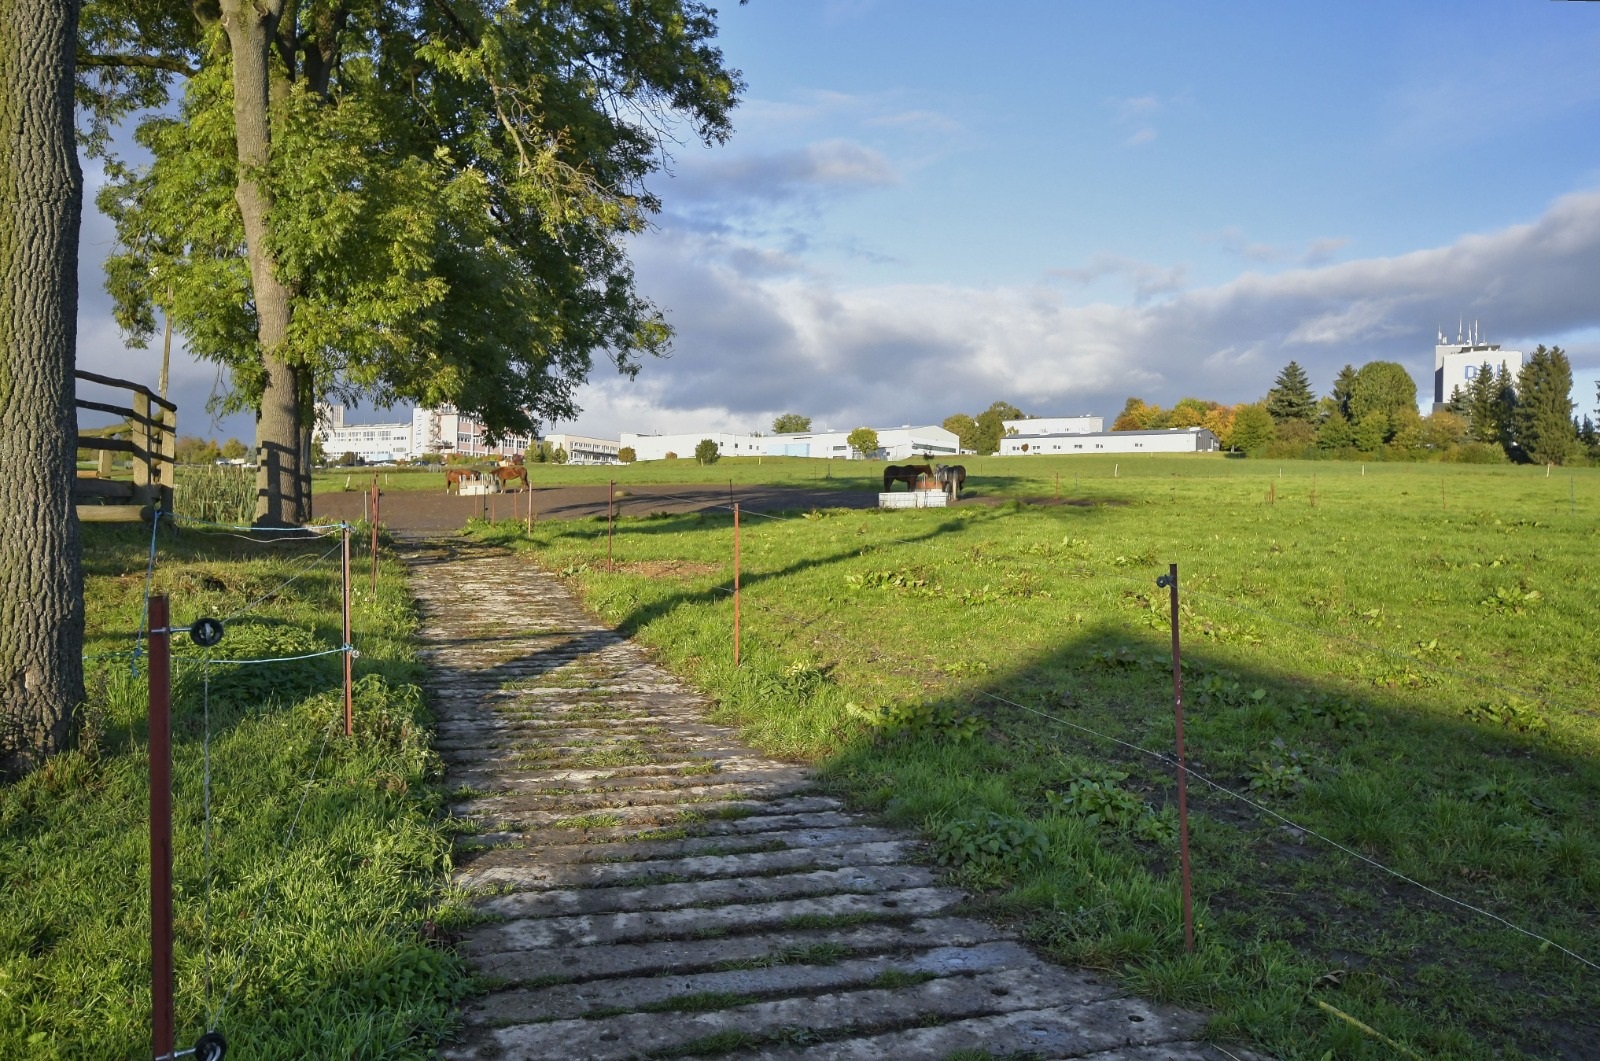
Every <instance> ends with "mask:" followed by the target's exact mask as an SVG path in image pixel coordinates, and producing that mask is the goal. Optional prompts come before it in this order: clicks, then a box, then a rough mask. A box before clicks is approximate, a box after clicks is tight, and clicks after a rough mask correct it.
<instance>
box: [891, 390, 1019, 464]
mask: <svg viewBox="0 0 1600 1061" xmlns="http://www.w3.org/2000/svg"><path fill="white" fill-rule="evenodd" d="M1022 418H1023V417H1022V410H1021V409H1018V408H1017V407H1016V406H1015V405H1012V404H1011V403H1010V402H995V403H994V404H993V405H991V406H989V408H987V409H985V410H984V411H983V412H981V413H979V414H978V415H977V416H976V417H975V418H974V419H975V420H976V421H977V425H978V437H977V439H976V440H975V441H976V442H977V444H976V445H975V446H973V447H972V448H973V449H975V450H977V451H978V452H979V453H994V452H995V451H996V450H998V449H999V448H1000V439H1001V438H1002V437H1004V436H1005V433H1006V425H1005V421H1007V420H1021V419H1022ZM873 448H874V449H876V448H877V447H876V446H874V447H873Z"/></svg>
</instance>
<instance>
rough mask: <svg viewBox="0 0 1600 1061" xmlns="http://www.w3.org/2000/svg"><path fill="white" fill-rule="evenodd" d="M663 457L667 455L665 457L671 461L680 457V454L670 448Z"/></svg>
mask: <svg viewBox="0 0 1600 1061" xmlns="http://www.w3.org/2000/svg"><path fill="white" fill-rule="evenodd" d="M663 457H665V459H667V460H669V461H675V460H677V459H678V455H677V454H676V453H674V452H672V451H671V450H670V449H669V450H667V452H666V453H665V454H663Z"/></svg>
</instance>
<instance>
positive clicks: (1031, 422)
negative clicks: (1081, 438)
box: [1000, 414, 1106, 435]
mask: <svg viewBox="0 0 1600 1061" xmlns="http://www.w3.org/2000/svg"><path fill="white" fill-rule="evenodd" d="M1000 423H1001V424H1002V425H1003V426H1004V427H1005V431H1006V434H1008V435H1087V434H1090V433H1092V432H1095V431H1104V430H1105V429H1106V422H1105V419H1104V418H1103V417H1099V416H1089V415H1088V414H1085V415H1083V416H1032V417H1028V418H1027V419H1024V420H1002V421H1000Z"/></svg>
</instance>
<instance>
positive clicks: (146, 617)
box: [128, 505, 161, 675]
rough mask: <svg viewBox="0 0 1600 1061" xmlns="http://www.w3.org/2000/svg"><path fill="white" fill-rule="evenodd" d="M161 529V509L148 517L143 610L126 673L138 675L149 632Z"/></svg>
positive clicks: (157, 509) (157, 507)
mask: <svg viewBox="0 0 1600 1061" xmlns="http://www.w3.org/2000/svg"><path fill="white" fill-rule="evenodd" d="M160 529H161V507H160V506H159V505H157V506H156V510H155V512H154V513H152V514H151V517H150V562H149V563H148V564H146V565H145V569H144V610H143V612H142V613H141V615H140V618H139V632H138V633H137V634H135V635H134V638H133V653H132V658H130V659H129V660H128V673H129V674H135V675H136V674H138V673H139V650H140V647H141V645H142V644H143V642H144V637H145V635H146V634H147V633H149V630H150V584H151V582H152V581H153V580H154V579H155V577H156V531H158V530H160Z"/></svg>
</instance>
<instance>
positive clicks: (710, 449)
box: [694, 438, 722, 464]
mask: <svg viewBox="0 0 1600 1061" xmlns="http://www.w3.org/2000/svg"><path fill="white" fill-rule="evenodd" d="M694 459H695V460H697V461H699V462H700V463H701V464H715V463H717V461H719V460H721V459H722V453H721V451H720V450H718V448H717V444H716V443H715V442H713V441H712V440H711V439H709V438H702V439H701V440H700V443H699V445H697V446H695V448H694Z"/></svg>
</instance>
